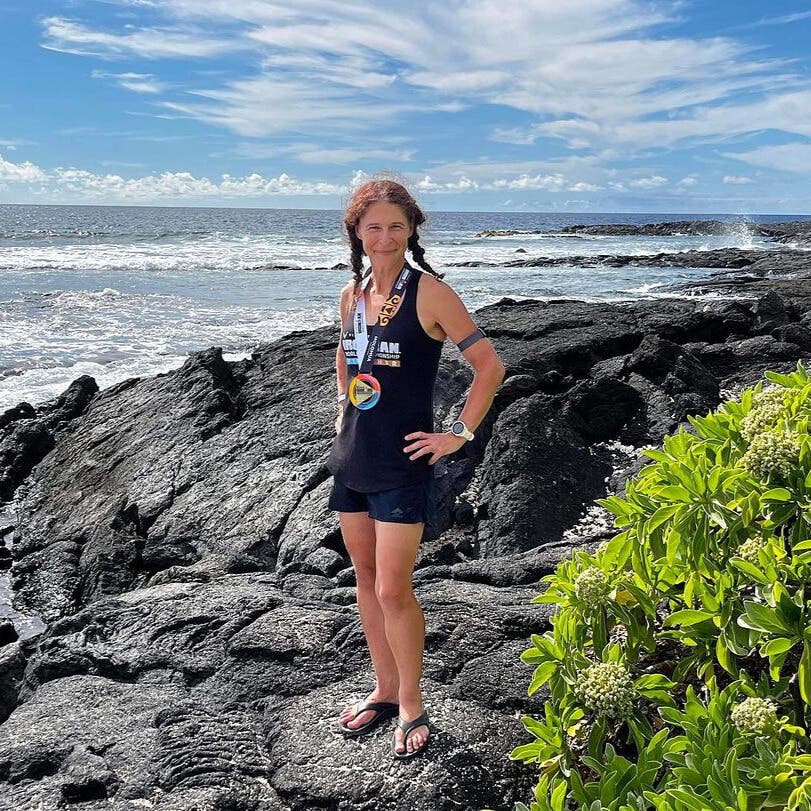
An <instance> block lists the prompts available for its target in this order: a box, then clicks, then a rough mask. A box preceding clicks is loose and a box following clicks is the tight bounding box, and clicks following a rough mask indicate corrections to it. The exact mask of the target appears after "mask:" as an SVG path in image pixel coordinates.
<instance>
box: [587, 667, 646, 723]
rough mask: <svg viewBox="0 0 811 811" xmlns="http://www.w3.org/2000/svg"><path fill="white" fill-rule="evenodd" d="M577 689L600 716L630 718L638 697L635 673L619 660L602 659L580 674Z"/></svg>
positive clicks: (588, 705)
mask: <svg viewBox="0 0 811 811" xmlns="http://www.w3.org/2000/svg"><path fill="white" fill-rule="evenodd" d="M575 692H576V693H577V695H578V696H579V697H580V699H581V700H582V702H583V703H584V704H585V705H586V706H587V707H589V708H591V709H592V710H594V712H596V713H597V715H605V716H608V717H609V718H627V717H628V715H630V713H631V709H632V706H633V701H634V698H635V696H636V690H635V689H634V684H633V682H632V681H631V675H630V673H628V670H627V668H626V667H624V666H623V665H621V664H618V663H616V662H598V663H597V664H594V665H591V666H590V667H588V668H586V670H583V671H581V672H580V673H578V675H577V684H576V685H575Z"/></svg>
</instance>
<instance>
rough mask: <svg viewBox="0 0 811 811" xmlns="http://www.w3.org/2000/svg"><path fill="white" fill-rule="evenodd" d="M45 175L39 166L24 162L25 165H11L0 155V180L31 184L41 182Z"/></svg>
mask: <svg viewBox="0 0 811 811" xmlns="http://www.w3.org/2000/svg"><path fill="white" fill-rule="evenodd" d="M44 178H45V173H44V172H43V171H42V169H40V168H39V166H36V165H34V164H33V163H29V162H28V161H26V162H25V163H11V162H10V161H7V160H5V159H4V158H3V156H2V155H0V180H6V181H10V182H11V183H33V182H35V181H38V180H43V179H44Z"/></svg>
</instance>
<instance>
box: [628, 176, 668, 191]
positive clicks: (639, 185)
mask: <svg viewBox="0 0 811 811" xmlns="http://www.w3.org/2000/svg"><path fill="white" fill-rule="evenodd" d="M667 182H668V180H667V178H666V177H662V176H661V175H650V176H649V177H638V178H636V179H634V180H629V181H628V185H629V186H633V187H634V188H635V189H656V188H659V186H665V185H667Z"/></svg>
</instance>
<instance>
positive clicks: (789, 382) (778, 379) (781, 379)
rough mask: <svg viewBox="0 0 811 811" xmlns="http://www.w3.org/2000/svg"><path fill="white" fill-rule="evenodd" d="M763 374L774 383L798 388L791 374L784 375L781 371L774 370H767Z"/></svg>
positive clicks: (789, 387) (788, 387)
mask: <svg viewBox="0 0 811 811" xmlns="http://www.w3.org/2000/svg"><path fill="white" fill-rule="evenodd" d="M763 376H764V377H765V378H766V379H767V380H771V381H772V383H777V384H778V385H780V386H785V388H787V389H795V388H797V384H796V383H795V382H794V378H793V377H789V375H782V374H780V372H773V371H771V370H767V371H765V372H764V373H763Z"/></svg>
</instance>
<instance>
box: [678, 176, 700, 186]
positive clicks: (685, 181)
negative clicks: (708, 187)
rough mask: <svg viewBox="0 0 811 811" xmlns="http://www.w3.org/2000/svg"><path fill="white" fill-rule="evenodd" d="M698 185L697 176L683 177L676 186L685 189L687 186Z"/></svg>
mask: <svg viewBox="0 0 811 811" xmlns="http://www.w3.org/2000/svg"><path fill="white" fill-rule="evenodd" d="M697 183H698V176H697V175H687V176H685V177H683V178H682V179H681V180H680V181H679V182H678V183H676V185H677V186H681V187H683V188H687V187H689V186H695V185H696V184H697Z"/></svg>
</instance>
